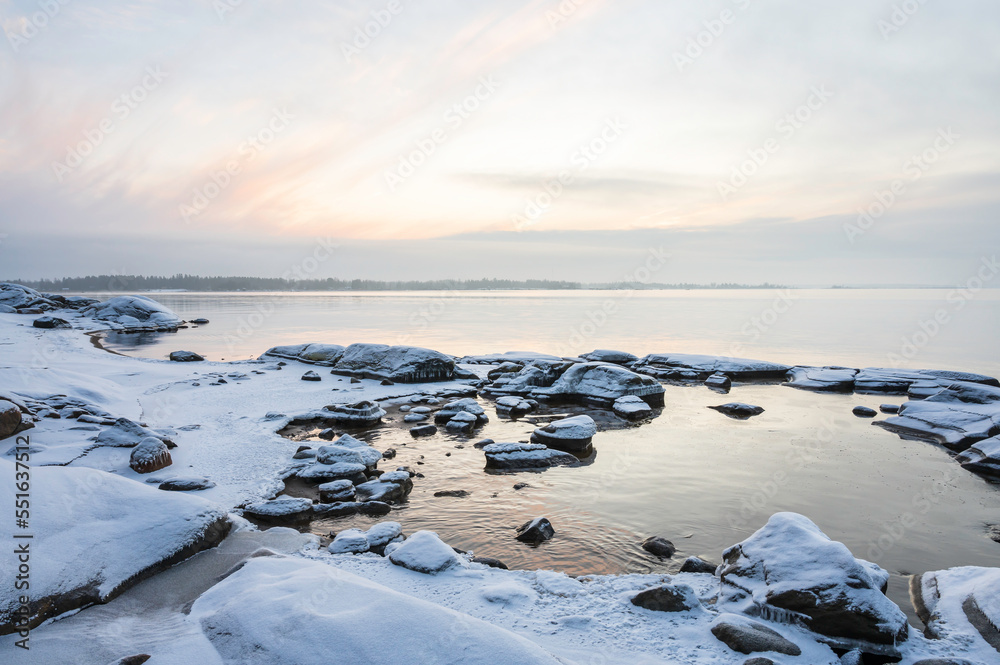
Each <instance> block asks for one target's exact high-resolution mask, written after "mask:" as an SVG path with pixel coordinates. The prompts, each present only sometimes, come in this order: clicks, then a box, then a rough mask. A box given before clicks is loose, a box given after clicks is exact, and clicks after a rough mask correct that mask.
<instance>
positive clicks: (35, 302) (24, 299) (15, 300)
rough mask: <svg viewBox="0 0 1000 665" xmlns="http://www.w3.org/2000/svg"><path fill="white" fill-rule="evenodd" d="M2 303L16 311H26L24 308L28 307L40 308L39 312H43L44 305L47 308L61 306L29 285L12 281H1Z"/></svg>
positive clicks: (0, 300) (0, 294) (0, 298)
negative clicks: (12, 282)
mask: <svg viewBox="0 0 1000 665" xmlns="http://www.w3.org/2000/svg"><path fill="white" fill-rule="evenodd" d="M0 305H6V306H7V307H10V308H11V309H13V310H14V311H20V312H21V313H24V310H27V309H33V310H38V311H37V313H38V314H41V313H42V308H43V307H44V308H45V309H58V308H59V305H58V303H56V302H54V301H53V300H51V299H49V298H47V297H45V296H44V295H43V294H41V293H39V292H38V291H36V290H34V289H30V288H28V287H27V286H21V285H20V284H11V283H10V282H0ZM8 313H9V312H8Z"/></svg>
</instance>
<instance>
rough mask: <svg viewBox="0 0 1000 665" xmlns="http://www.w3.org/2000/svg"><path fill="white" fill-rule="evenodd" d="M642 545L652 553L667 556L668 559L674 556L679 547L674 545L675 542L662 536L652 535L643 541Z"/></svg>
mask: <svg viewBox="0 0 1000 665" xmlns="http://www.w3.org/2000/svg"><path fill="white" fill-rule="evenodd" d="M641 547H642V549H644V550H646V551H647V552H649V553H650V554H655V555H656V556H662V557H666V558H668V559H669V558H670V557H672V556H673V555H674V553H675V552H677V548H676V547H674V544H673V543H672V542H670V541H669V540H667V539H666V538H663V537H662V536H650V537H649V538H647V539H646V540H644V541H642V545H641Z"/></svg>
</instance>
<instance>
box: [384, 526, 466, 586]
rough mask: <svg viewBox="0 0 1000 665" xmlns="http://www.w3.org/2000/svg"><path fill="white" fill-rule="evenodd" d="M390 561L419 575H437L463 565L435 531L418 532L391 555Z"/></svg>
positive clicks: (395, 548)
mask: <svg viewBox="0 0 1000 665" xmlns="http://www.w3.org/2000/svg"><path fill="white" fill-rule="evenodd" d="M389 561H391V562H392V563H394V564H396V565H397V566H402V567H403V568H408V569H410V570H414V571H416V572H418V573H424V574H427V575H435V574H437V573H441V572H444V571H445V570H448V569H449V568H455V567H457V566H460V565H461V562H460V561H459V558H458V554H456V553H455V550H454V549H452V548H451V547H449V546H448V545H446V544H445V543H444V542H442V541H441V539H440V538H438V535H437V534H436V533H434V532H433V531H417V532H416V533H414V534H413V535H412V536H410V537H409V538H407V539H406V540H404V541H403V542H402V544H400V545H399V546H396V547H394V549H393V550H392V552H390V553H389Z"/></svg>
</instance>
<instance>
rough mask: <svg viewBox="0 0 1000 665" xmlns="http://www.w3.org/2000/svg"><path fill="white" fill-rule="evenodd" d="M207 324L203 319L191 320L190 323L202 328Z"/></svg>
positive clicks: (206, 320)
mask: <svg viewBox="0 0 1000 665" xmlns="http://www.w3.org/2000/svg"><path fill="white" fill-rule="evenodd" d="M208 322H209V321H208V319H205V318H197V319H191V323H194V324H197V325H199V326H203V325H205V324H206V323H208Z"/></svg>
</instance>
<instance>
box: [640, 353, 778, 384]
mask: <svg viewBox="0 0 1000 665" xmlns="http://www.w3.org/2000/svg"><path fill="white" fill-rule="evenodd" d="M632 369H633V370H635V371H636V372H640V373H642V374H648V375H650V376H653V377H656V378H657V379H664V380H670V381H704V380H705V379H707V378H708V377H710V376H711V375H713V374H715V373H721V374H725V375H726V376H728V377H729V378H730V379H733V380H735V381H781V380H783V379H784V378H785V375H786V374H787V373H788V370H790V369H791V367H789V366H788V365H781V364H779V363H770V362H765V361H763V360H744V359H741V358H723V357H719V356H702V355H692V354H686V353H653V354H650V355H648V356H646V357H644V358H640V359H639V360H637V361H636V362H635V363H634V364H633V365H632Z"/></svg>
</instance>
